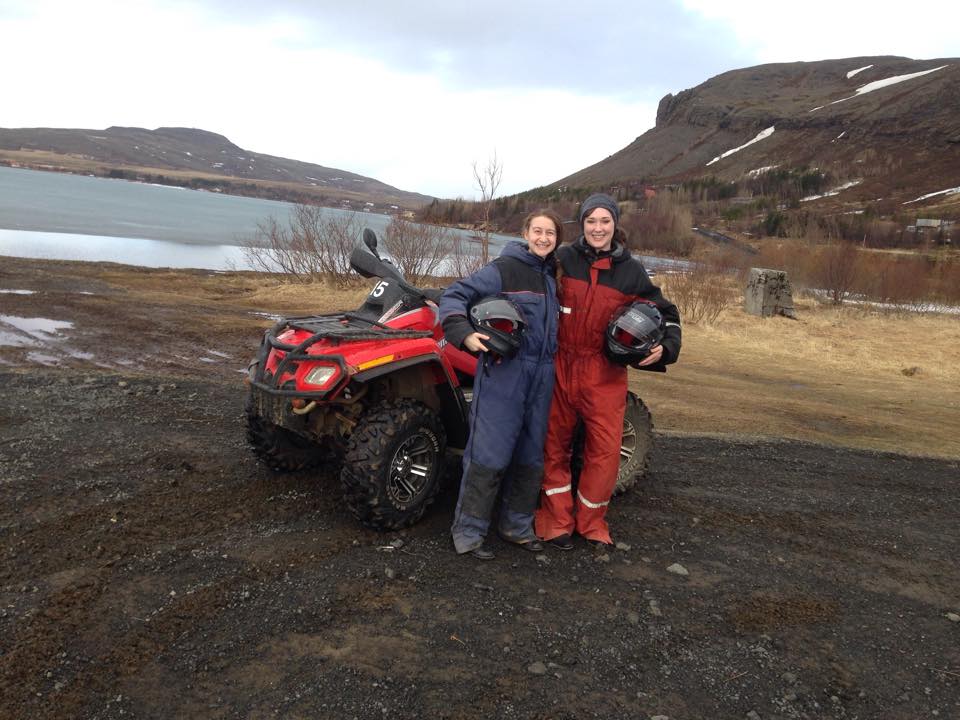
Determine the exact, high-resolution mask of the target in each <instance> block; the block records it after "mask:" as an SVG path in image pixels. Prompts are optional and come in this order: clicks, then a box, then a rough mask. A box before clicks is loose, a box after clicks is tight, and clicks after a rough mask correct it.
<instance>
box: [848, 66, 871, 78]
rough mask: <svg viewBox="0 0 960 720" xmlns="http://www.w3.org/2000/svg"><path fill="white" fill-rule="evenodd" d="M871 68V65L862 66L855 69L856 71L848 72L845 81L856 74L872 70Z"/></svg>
mask: <svg viewBox="0 0 960 720" xmlns="http://www.w3.org/2000/svg"><path fill="white" fill-rule="evenodd" d="M872 67H873V65H864V66H863V67H862V68H857V69H856V70H851V71H850V72H848V73H847V80H849V79H850V78H852V77H853V76H854V75H857V74H859V73H862V72H863V71H864V70H869V69H870V68H872Z"/></svg>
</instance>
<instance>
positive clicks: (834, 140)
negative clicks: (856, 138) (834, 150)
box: [830, 130, 847, 143]
mask: <svg viewBox="0 0 960 720" xmlns="http://www.w3.org/2000/svg"><path fill="white" fill-rule="evenodd" d="M846 134H847V131H846V130H844V131H843V132H842V133H840V134H839V135H837V136H836V137H835V138H834V139H833V140H831V141H830V142H832V143H835V142H836V141H837V140H839V139H840V138H842V137H843V136H844V135H846Z"/></svg>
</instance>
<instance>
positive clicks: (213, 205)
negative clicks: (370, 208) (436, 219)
mask: <svg viewBox="0 0 960 720" xmlns="http://www.w3.org/2000/svg"><path fill="white" fill-rule="evenodd" d="M292 207H293V206H292V205H291V204H290V203H284V202H276V201H273V200H260V199H257V198H245V197H236V196H233V195H221V194H219V193H210V192H200V191H196V190H185V189H182V188H175V187H167V186H164V185H147V184H144V183H134V182H129V181H127V180H109V179H106V178H97V177H88V176H86V175H69V174H66V173H54V172H41V171H36V170H23V169H20V168H7V167H0V256H2V255H9V256H13V257H27V258H47V259H54V260H88V261H107V262H119V263H125V264H129V265H140V266H144V267H175V268H205V269H211V270H233V269H238V270H239V269H249V265H248V264H247V261H246V258H245V256H244V253H243V247H242V246H243V245H244V244H245V242H248V241H250V240H252V239H253V237H254V235H255V233H256V230H257V224H258V223H260V222H263V221H265V220H266V219H267V218H269V217H274V218H276V219H277V220H278V221H279V222H280V223H281V224H286V221H287V219H288V217H289V215H290V211H291V208H292ZM323 212H324V213H330V214H333V215H338V216H346V215H348V214H350V213H349V211H344V210H337V209H333V208H324V210H323ZM358 221H359V222H358V227H361V228H362V227H369V228H370V229H372V230H373V231H374V232H376V233H377V234H378V235H380V234H382V233H383V231H384V229H385V228H386V227H387V224H388V223H389V222H390V218H389V217H387V216H385V215H377V214H374V213H359V214H358ZM454 232H456V233H457V234H458V235H460V236H461V237H463V238H467V237H469V235H470V234H469V233H467V232H465V231H459V230H458V231H454ZM514 239H516V238H513V237H510V236H506V235H495V236H493V238H492V239H491V254H492V255H494V256H495V255H497V254H498V253H499V251H500V248H501V247H502V246H503V244H504V243H506V242H509V241H510V240H514ZM644 262H645V264H646V265H647V267H648V268H651V269H665V268H667V267H673V266H674V263H673V261H669V260H661V259H659V258H647V257H644Z"/></svg>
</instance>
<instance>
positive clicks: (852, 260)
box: [814, 242, 860, 305]
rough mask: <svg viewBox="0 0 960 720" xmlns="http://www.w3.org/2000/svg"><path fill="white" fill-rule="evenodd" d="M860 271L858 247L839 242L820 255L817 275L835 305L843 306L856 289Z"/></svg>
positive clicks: (816, 270)
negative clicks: (855, 285) (851, 292)
mask: <svg viewBox="0 0 960 720" xmlns="http://www.w3.org/2000/svg"><path fill="white" fill-rule="evenodd" d="M859 271H860V251H859V250H858V249H857V246H856V245H853V244H851V243H845V242H839V243H835V244H832V245H827V246H826V247H825V248H823V249H822V250H821V251H820V253H818V258H817V266H816V269H815V271H814V272H815V273H816V274H817V275H818V276H819V277H818V278H817V280H818V281H819V283H818V284H819V286H820V287H822V288H823V289H824V290H826V291H827V293H828V294H829V295H830V299H831V300H832V301H833V304H834V305H841V304H842V303H843V301H844V299H845V298H846V297H847V295H849V294H850V291H851V290H852V289H853V287H854V283H855V282H856V280H857V275H858V274H859Z"/></svg>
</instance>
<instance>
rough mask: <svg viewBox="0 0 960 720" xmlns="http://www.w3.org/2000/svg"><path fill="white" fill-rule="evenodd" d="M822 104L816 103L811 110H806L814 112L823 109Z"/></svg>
mask: <svg viewBox="0 0 960 720" xmlns="http://www.w3.org/2000/svg"><path fill="white" fill-rule="evenodd" d="M823 108H824V106H823V105H817V106H816V107H815V108H813V110H807V112H816V111H817V110H823Z"/></svg>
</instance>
